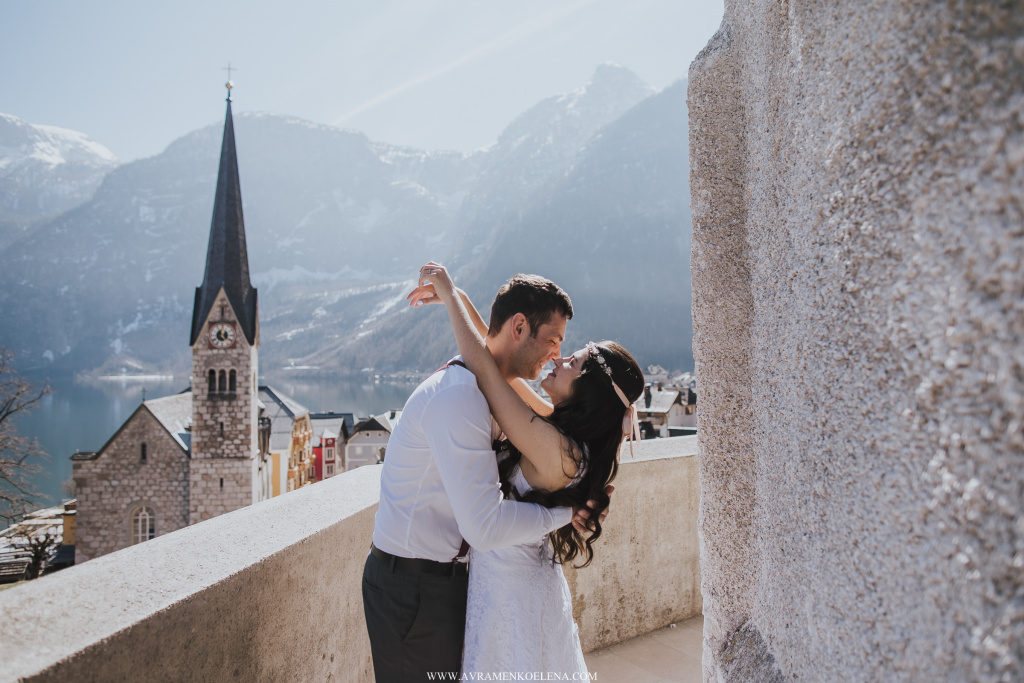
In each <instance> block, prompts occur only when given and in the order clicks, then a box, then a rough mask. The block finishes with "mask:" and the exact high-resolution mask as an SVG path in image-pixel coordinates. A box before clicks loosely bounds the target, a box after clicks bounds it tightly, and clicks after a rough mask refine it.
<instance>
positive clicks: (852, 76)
mask: <svg viewBox="0 0 1024 683" xmlns="http://www.w3.org/2000/svg"><path fill="white" fill-rule="evenodd" d="M688 99H689V117H690V150H691V151H690V162H691V179H690V187H691V194H692V202H693V205H692V209H693V226H694V236H693V256H692V275H693V291H694V303H693V313H694V327H695V340H694V353H695V357H696V362H697V370H698V374H699V377H700V384H701V387H700V388H701V397H700V398H701V412H700V432H699V434H700V457H701V494H702V501H701V511H700V533H701V561H702V567H701V574H702V592H703V596H704V614H705V647H704V652H705V654H704V669H705V680H715V679H717V680H725V681H730V680H783V679H788V680H804V681H807V680H812V681H813V680H887V681H897V680H906V681H911V680H915V681H916V680H978V681H998V680H1021V679H1022V678H1024V476H1022V471H1024V470H1022V467H1024V430H1022V427H1024V264H1022V261H1024V215H1022V214H1024V206H1022V203H1024V7H1022V4H1021V3H1020V2H956V1H953V0H949V1H943V2H936V1H924V0H918V1H911V2H903V3H892V2H872V1H865V2H854V3H843V2H837V1H831V2H825V1H820V2H797V1H794V0H726V3H725V17H724V20H723V23H722V26H721V28H720V30H719V31H718V33H717V34H716V35H715V37H714V38H713V39H712V40H711V42H710V43H709V44H708V46H707V47H706V48H705V50H704V51H703V52H702V53H701V54H700V55H699V56H698V58H697V59H696V60H695V62H694V63H693V65H692V66H691V69H690V80H689V95H688Z"/></svg>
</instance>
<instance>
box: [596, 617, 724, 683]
mask: <svg viewBox="0 0 1024 683" xmlns="http://www.w3.org/2000/svg"><path fill="white" fill-rule="evenodd" d="M703 632H704V617H702V616H700V617H694V618H693V619H690V620H689V621H684V622H682V623H679V624H676V625H675V626H674V627H673V626H670V627H668V628H663V629H661V630H660V631H654V632H652V633H648V634H647V635H643V636H638V637H636V638H633V639H632V640H627V641H626V642H624V643H618V644H617V645H612V646H611V647H606V648H605V649H603V650H594V651H593V652H591V653H590V654H587V655H585V658H586V660H587V668H589V669H590V672H591V673H596V674H597V681H598V683H600V682H601V681H605V683H614V682H615V681H629V682H630V683H656V682H658V681H673V682H677V681H678V682H682V683H700V682H701V681H703V673H702V670H701V661H700V660H701V653H702V652H703V638H704V636H703Z"/></svg>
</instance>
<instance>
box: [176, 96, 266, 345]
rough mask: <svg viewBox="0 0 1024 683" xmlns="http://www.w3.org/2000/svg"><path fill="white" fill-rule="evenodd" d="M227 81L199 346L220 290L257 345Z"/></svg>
mask: <svg viewBox="0 0 1024 683" xmlns="http://www.w3.org/2000/svg"><path fill="white" fill-rule="evenodd" d="M232 85H233V84H232V83H231V82H230V81H228V83H227V88H228V110H227V114H226V116H225V120H224V140H223V142H222V144H221V149H220V172H219V173H218V175H217V198H216V199H215V200H214V203H213V222H212V224H211V225H210V242H209V245H208V247H207V250H206V274H205V275H204V276H203V284H202V286H200V287H197V288H196V301H195V306H194V307H193V309H192V337H191V341H190V342H189V343H190V345H194V344H195V343H196V339H198V337H199V334H200V333H201V332H202V330H203V324H204V323H205V322H206V319H207V318H208V317H209V315H210V311H211V309H212V308H213V305H214V303H215V301H216V299H217V293H218V292H219V291H220V289H221V287H223V288H224V292H225V293H226V294H227V297H228V301H229V302H230V303H231V307H232V308H233V309H234V311H235V315H237V316H238V323H239V326H240V328H241V332H242V334H244V335H245V338H246V340H247V341H248V342H249V344H250V346H251V345H254V344H255V343H256V325H257V321H256V316H257V311H256V289H255V288H254V287H253V286H252V284H251V283H250V282H249V256H248V254H247V252H246V248H245V222H244V221H243V219H242V189H241V186H240V184H239V180H238V161H237V159H236V158H235V127H234V123H233V121H232V118H231V86H232Z"/></svg>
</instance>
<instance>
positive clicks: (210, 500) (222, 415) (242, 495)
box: [189, 290, 259, 524]
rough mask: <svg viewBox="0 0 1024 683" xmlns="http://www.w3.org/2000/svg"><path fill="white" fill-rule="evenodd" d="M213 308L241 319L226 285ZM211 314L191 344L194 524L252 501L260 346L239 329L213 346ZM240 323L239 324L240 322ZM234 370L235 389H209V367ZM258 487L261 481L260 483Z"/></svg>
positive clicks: (223, 318) (219, 316)
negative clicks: (222, 345) (231, 339)
mask: <svg viewBox="0 0 1024 683" xmlns="http://www.w3.org/2000/svg"><path fill="white" fill-rule="evenodd" d="M214 311H215V313H211V319H213V316H214V315H217V317H216V320H217V321H218V322H221V321H223V322H230V323H233V324H237V316H236V315H235V313H234V311H233V310H232V308H231V305H230V304H229V303H228V300H227V298H226V297H225V295H224V292H223V290H222V291H221V292H220V294H219V298H218V300H217V303H216V305H215V306H214ZM209 325H210V320H208V321H207V322H206V324H205V325H204V327H203V330H202V334H200V336H199V338H198V339H197V340H196V343H195V346H194V347H193V350H192V387H193V392H192V411H193V413H192V454H193V457H192V473H191V487H190V501H189V515H190V517H189V519H190V520H191V523H192V524H195V523H196V522H201V521H203V520H206V519H210V518H211V517H216V516H217V515H222V514H224V513H226V512H231V511H232V510H237V509H238V508H241V507H245V506H246V505H251V504H252V503H253V502H254V500H253V499H254V489H253V479H254V477H253V468H254V465H255V461H254V457H255V456H257V448H258V446H257V444H258V438H257V429H258V406H257V404H256V397H257V393H256V392H257V385H256V382H255V380H254V378H255V377H257V376H258V372H259V365H258V356H257V350H256V348H255V347H252V346H249V344H248V342H247V341H246V339H245V335H243V334H242V333H241V330H238V332H237V336H236V340H235V344H234V346H232V347H230V348H227V349H215V348H211V347H210V345H209V343H208V342H207V332H208V330H209ZM236 329H237V328H236ZM211 369H212V370H214V372H215V373H219V372H221V371H224V372H227V373H230V372H231V371H232V370H233V371H234V372H235V376H236V387H235V391H234V392H233V393H229V394H228V393H220V392H219V391H218V392H213V393H210V392H209V391H208V379H207V377H208V374H207V373H208V372H209V371H210V370H211ZM257 490H259V487H257Z"/></svg>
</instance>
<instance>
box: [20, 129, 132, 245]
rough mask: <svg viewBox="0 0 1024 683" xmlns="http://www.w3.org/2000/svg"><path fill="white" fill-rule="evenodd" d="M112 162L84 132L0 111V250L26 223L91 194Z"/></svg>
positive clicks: (114, 160)
mask: <svg viewBox="0 0 1024 683" xmlns="http://www.w3.org/2000/svg"><path fill="white" fill-rule="evenodd" d="M117 163H118V162H117V158H116V157H115V156H114V155H113V153H112V152H111V151H110V150H109V149H107V148H106V147H104V146H103V145H101V144H99V143H98V142H96V141H95V140H92V139H91V138H90V137H89V136H87V135H85V134H84V133H79V132H78V131H74V130H67V129H65V128H56V127H54V126H40V125H34V124H31V123H26V122H25V121H22V120H21V119H19V118H17V117H14V116H11V115H9V114H0V251H2V250H3V248H4V247H5V246H6V245H7V244H8V243H10V241H12V240H13V239H14V238H15V237H16V236H17V235H18V234H19V233H20V232H21V231H22V230H23V229H24V228H25V227H26V226H28V225H29V224H31V223H33V222H37V221H40V220H45V219H47V218H52V217H53V216H57V215H59V214H61V213H64V212H65V211H69V210H71V209H73V208H75V207H76V206H79V205H81V204H83V203H85V202H86V201H88V200H89V199H90V198H92V196H93V193H94V192H95V191H96V188H98V187H99V185H100V183H101V182H102V180H103V176H105V175H106V174H107V172H108V171H110V170H111V169H112V168H114V167H115V166H117Z"/></svg>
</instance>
